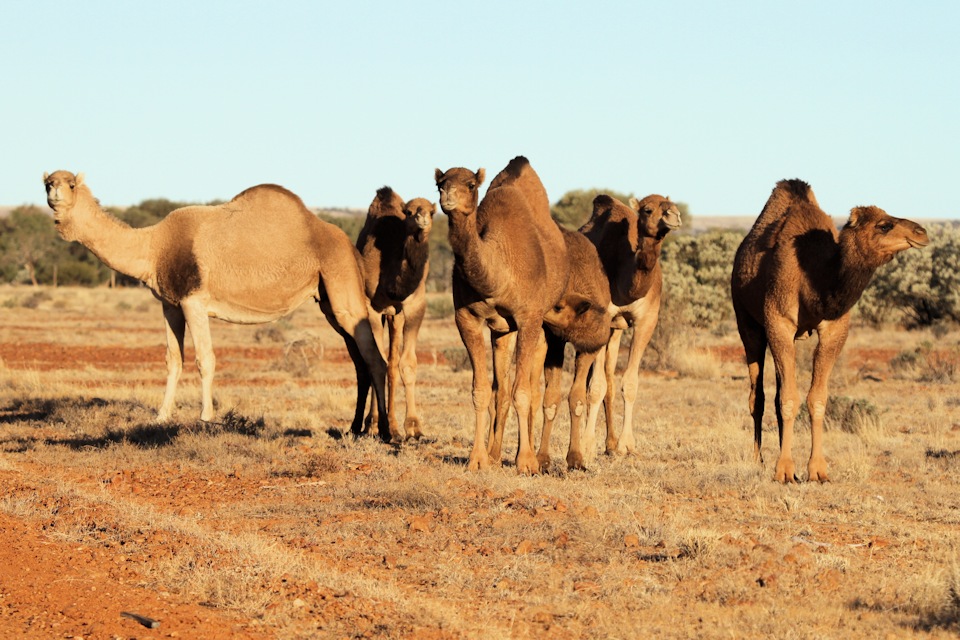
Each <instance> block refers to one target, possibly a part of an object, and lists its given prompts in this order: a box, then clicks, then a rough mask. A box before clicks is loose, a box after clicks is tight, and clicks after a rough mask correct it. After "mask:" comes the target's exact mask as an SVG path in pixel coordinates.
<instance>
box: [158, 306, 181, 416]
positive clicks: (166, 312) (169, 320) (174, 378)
mask: <svg viewBox="0 0 960 640" xmlns="http://www.w3.org/2000/svg"><path fill="white" fill-rule="evenodd" d="M163 321H164V325H165V326H166V330H167V357H166V360H167V387H166V390H165V391H164V393H163V403H162V404H161V405H160V411H159V413H158V414H157V421H159V422H166V421H167V420H169V419H170V416H171V414H172V413H173V401H174V397H175V395H176V392H177V383H178V382H179V381H180V375H181V373H183V338H184V334H185V333H186V329H187V321H186V319H185V318H184V316H183V311H182V310H181V309H180V307H177V306H174V305H172V304H168V303H166V302H164V303H163Z"/></svg>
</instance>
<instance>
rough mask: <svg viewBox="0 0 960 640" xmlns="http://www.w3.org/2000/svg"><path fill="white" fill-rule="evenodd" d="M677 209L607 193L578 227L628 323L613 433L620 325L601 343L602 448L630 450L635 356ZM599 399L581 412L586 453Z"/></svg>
mask: <svg viewBox="0 0 960 640" xmlns="http://www.w3.org/2000/svg"><path fill="white" fill-rule="evenodd" d="M680 222H681V221H680V210H679V209H678V208H677V206H676V205H675V204H674V203H673V202H671V201H670V199H669V198H664V197H663V196H658V195H649V196H647V197H645V198H643V199H642V200H639V201H638V200H637V199H636V198H631V199H630V206H627V205H625V204H623V203H622V202H620V201H619V200H617V199H616V198H611V197H610V196H608V195H599V196H597V197H596V198H594V200H593V214H592V215H591V216H590V220H588V221H587V223H586V224H585V225H583V227H581V228H580V231H581V232H583V234H584V235H585V236H586V237H587V238H588V239H589V240H590V241H591V242H592V243H593V244H594V245H596V247H597V253H598V254H599V255H600V262H601V263H602V264H603V270H604V272H605V273H606V275H607V279H608V281H609V284H610V298H611V300H612V302H613V305H614V306H616V307H617V310H618V313H619V316H620V317H622V318H623V319H624V320H625V321H626V323H627V324H628V325H630V326H632V327H633V340H632V341H631V343H630V356H629V358H628V360H627V365H626V367H625V368H624V371H623V376H622V377H623V381H622V389H623V429H622V430H621V433H620V437H619V439H618V438H617V437H616V436H615V430H614V411H613V401H614V397H613V396H614V384H613V380H614V377H613V376H614V371H615V368H616V365H617V356H618V355H619V353H620V340H621V338H622V336H623V329H620V328H614V330H613V332H612V334H611V336H610V341H609V342H608V343H607V349H606V354H605V356H606V360H605V363H604V366H605V370H606V379H607V385H606V394H605V396H604V399H603V407H604V413H605V414H606V420H607V437H606V451H607V453H612V452H614V451H616V452H618V453H627V452H633V451H634V450H635V448H636V440H635V438H634V435H633V407H634V402H635V400H636V397H637V386H638V384H639V379H640V360H641V358H642V357H643V352H644V350H645V349H646V348H647V344H648V343H649V342H650V338H651V336H653V330H654V329H655V328H656V326H657V319H658V318H659V316H660V295H661V292H662V290H663V273H662V272H661V270H660V249H661V246H662V245H663V239H664V238H665V237H666V235H667V234H668V233H669V232H670V231H671V230H672V229H676V228H678V227H679V226H680ZM599 408H600V407H599V402H597V403H596V404H593V405H591V407H590V412H589V414H588V418H587V428H586V433H585V437H586V441H585V442H584V450H585V452H586V455H587V457H588V461H589V459H590V458H591V457H592V456H593V455H594V454H595V452H596V444H595V440H593V438H595V434H596V420H597V416H598V415H599Z"/></svg>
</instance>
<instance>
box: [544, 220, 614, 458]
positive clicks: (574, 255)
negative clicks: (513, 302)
mask: <svg viewBox="0 0 960 640" xmlns="http://www.w3.org/2000/svg"><path fill="white" fill-rule="evenodd" d="M561 231H562V233H563V239H564V242H565V243H566V245H567V258H568V260H569V263H570V278H569V280H568V282H567V288H566V290H565V291H564V295H563V298H562V299H561V300H560V302H559V303H557V305H556V306H555V307H554V308H553V309H552V310H551V312H549V313H548V314H546V315H545V316H544V328H545V329H546V331H545V333H546V341H547V352H546V357H545V361H544V380H545V389H544V394H543V430H542V433H541V437H540V449H539V452H538V453H537V460H538V461H539V462H540V467H541V468H542V469H545V468H547V467H548V466H549V464H550V435H551V432H552V430H553V422H554V420H555V419H556V415H557V406H558V405H559V403H560V397H561V395H562V392H561V386H560V383H561V374H562V372H563V360H564V348H565V346H566V344H567V343H568V342H569V343H570V344H572V345H573V346H574V348H575V350H576V356H575V360H574V374H573V382H572V384H571V386H570V393H569V396H568V399H567V402H568V406H569V408H570V442H569V446H568V448H567V468H568V469H584V468H586V463H585V461H584V452H583V446H582V442H583V438H582V436H583V423H584V420H585V418H586V411H587V407H588V406H589V405H590V404H596V405H599V403H600V401H601V400H602V399H603V397H604V396H605V395H606V384H607V381H606V376H605V371H604V368H603V367H602V366H601V367H595V368H594V366H593V365H594V362H596V361H597V360H598V359H599V361H600V362H603V361H604V354H605V349H606V346H607V342H608V341H609V340H610V336H611V327H612V325H613V323H614V315H615V313H616V311H617V310H616V308H615V307H613V306H612V304H611V302H610V284H609V282H608V281H607V276H606V274H604V272H603V265H602V264H601V262H600V256H599V255H598V254H597V249H596V247H595V246H594V245H593V243H592V242H590V240H588V239H587V237H586V236H584V235H583V234H582V233H580V232H578V231H569V230H567V229H563V228H561ZM624 326H626V325H624ZM538 378H539V377H538ZM588 383H589V397H588V389H587V385H588ZM594 442H595V441H594Z"/></svg>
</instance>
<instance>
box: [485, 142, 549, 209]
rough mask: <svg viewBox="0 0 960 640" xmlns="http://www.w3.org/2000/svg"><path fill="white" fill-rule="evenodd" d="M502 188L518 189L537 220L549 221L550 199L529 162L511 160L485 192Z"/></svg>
mask: <svg viewBox="0 0 960 640" xmlns="http://www.w3.org/2000/svg"><path fill="white" fill-rule="evenodd" d="M502 187H515V188H517V189H519V190H520V191H521V192H522V193H523V196H524V198H526V199H527V202H528V203H529V204H530V207H531V208H532V209H533V212H534V215H536V216H537V217H538V218H541V219H544V220H547V219H550V199H549V198H548V197H547V190H546V189H545V188H544V186H543V182H541V181H540V176H539V175H537V172H536V171H534V170H533V166H531V165H530V161H529V160H527V159H526V158H525V157H523V156H517V157H516V158H514V159H513V160H511V161H510V162H509V163H508V164H507V166H506V167H504V168H503V170H502V171H501V172H500V173H498V174H497V176H496V177H495V178H494V179H493V181H492V182H491V183H490V187H489V189H488V190H487V192H488V193H489V192H490V191H494V190H496V189H499V188H502Z"/></svg>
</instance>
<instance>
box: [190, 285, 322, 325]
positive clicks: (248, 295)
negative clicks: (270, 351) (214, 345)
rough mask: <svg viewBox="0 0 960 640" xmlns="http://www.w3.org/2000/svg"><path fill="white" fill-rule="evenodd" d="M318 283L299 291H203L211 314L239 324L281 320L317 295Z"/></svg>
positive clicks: (244, 289) (279, 289) (280, 289)
mask: <svg viewBox="0 0 960 640" xmlns="http://www.w3.org/2000/svg"><path fill="white" fill-rule="evenodd" d="M317 285H318V283H317V282H312V283H310V284H301V285H300V286H299V287H296V288H280V287H271V288H266V287H256V286H248V287H241V288H231V287H216V288H214V287H211V288H209V289H208V290H207V291H205V292H203V297H204V298H205V300H206V302H205V306H206V308H207V314H208V315H209V316H210V317H211V318H219V319H220V320H225V321H227V322H234V323H237V324H259V323H263V322H272V321H274V320H278V319H280V318H282V317H283V316H285V315H288V314H289V313H292V312H293V311H294V310H295V309H296V308H297V307H299V306H300V305H301V304H303V303H304V302H305V301H307V300H309V299H310V298H312V297H314V296H316V295H317Z"/></svg>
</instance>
